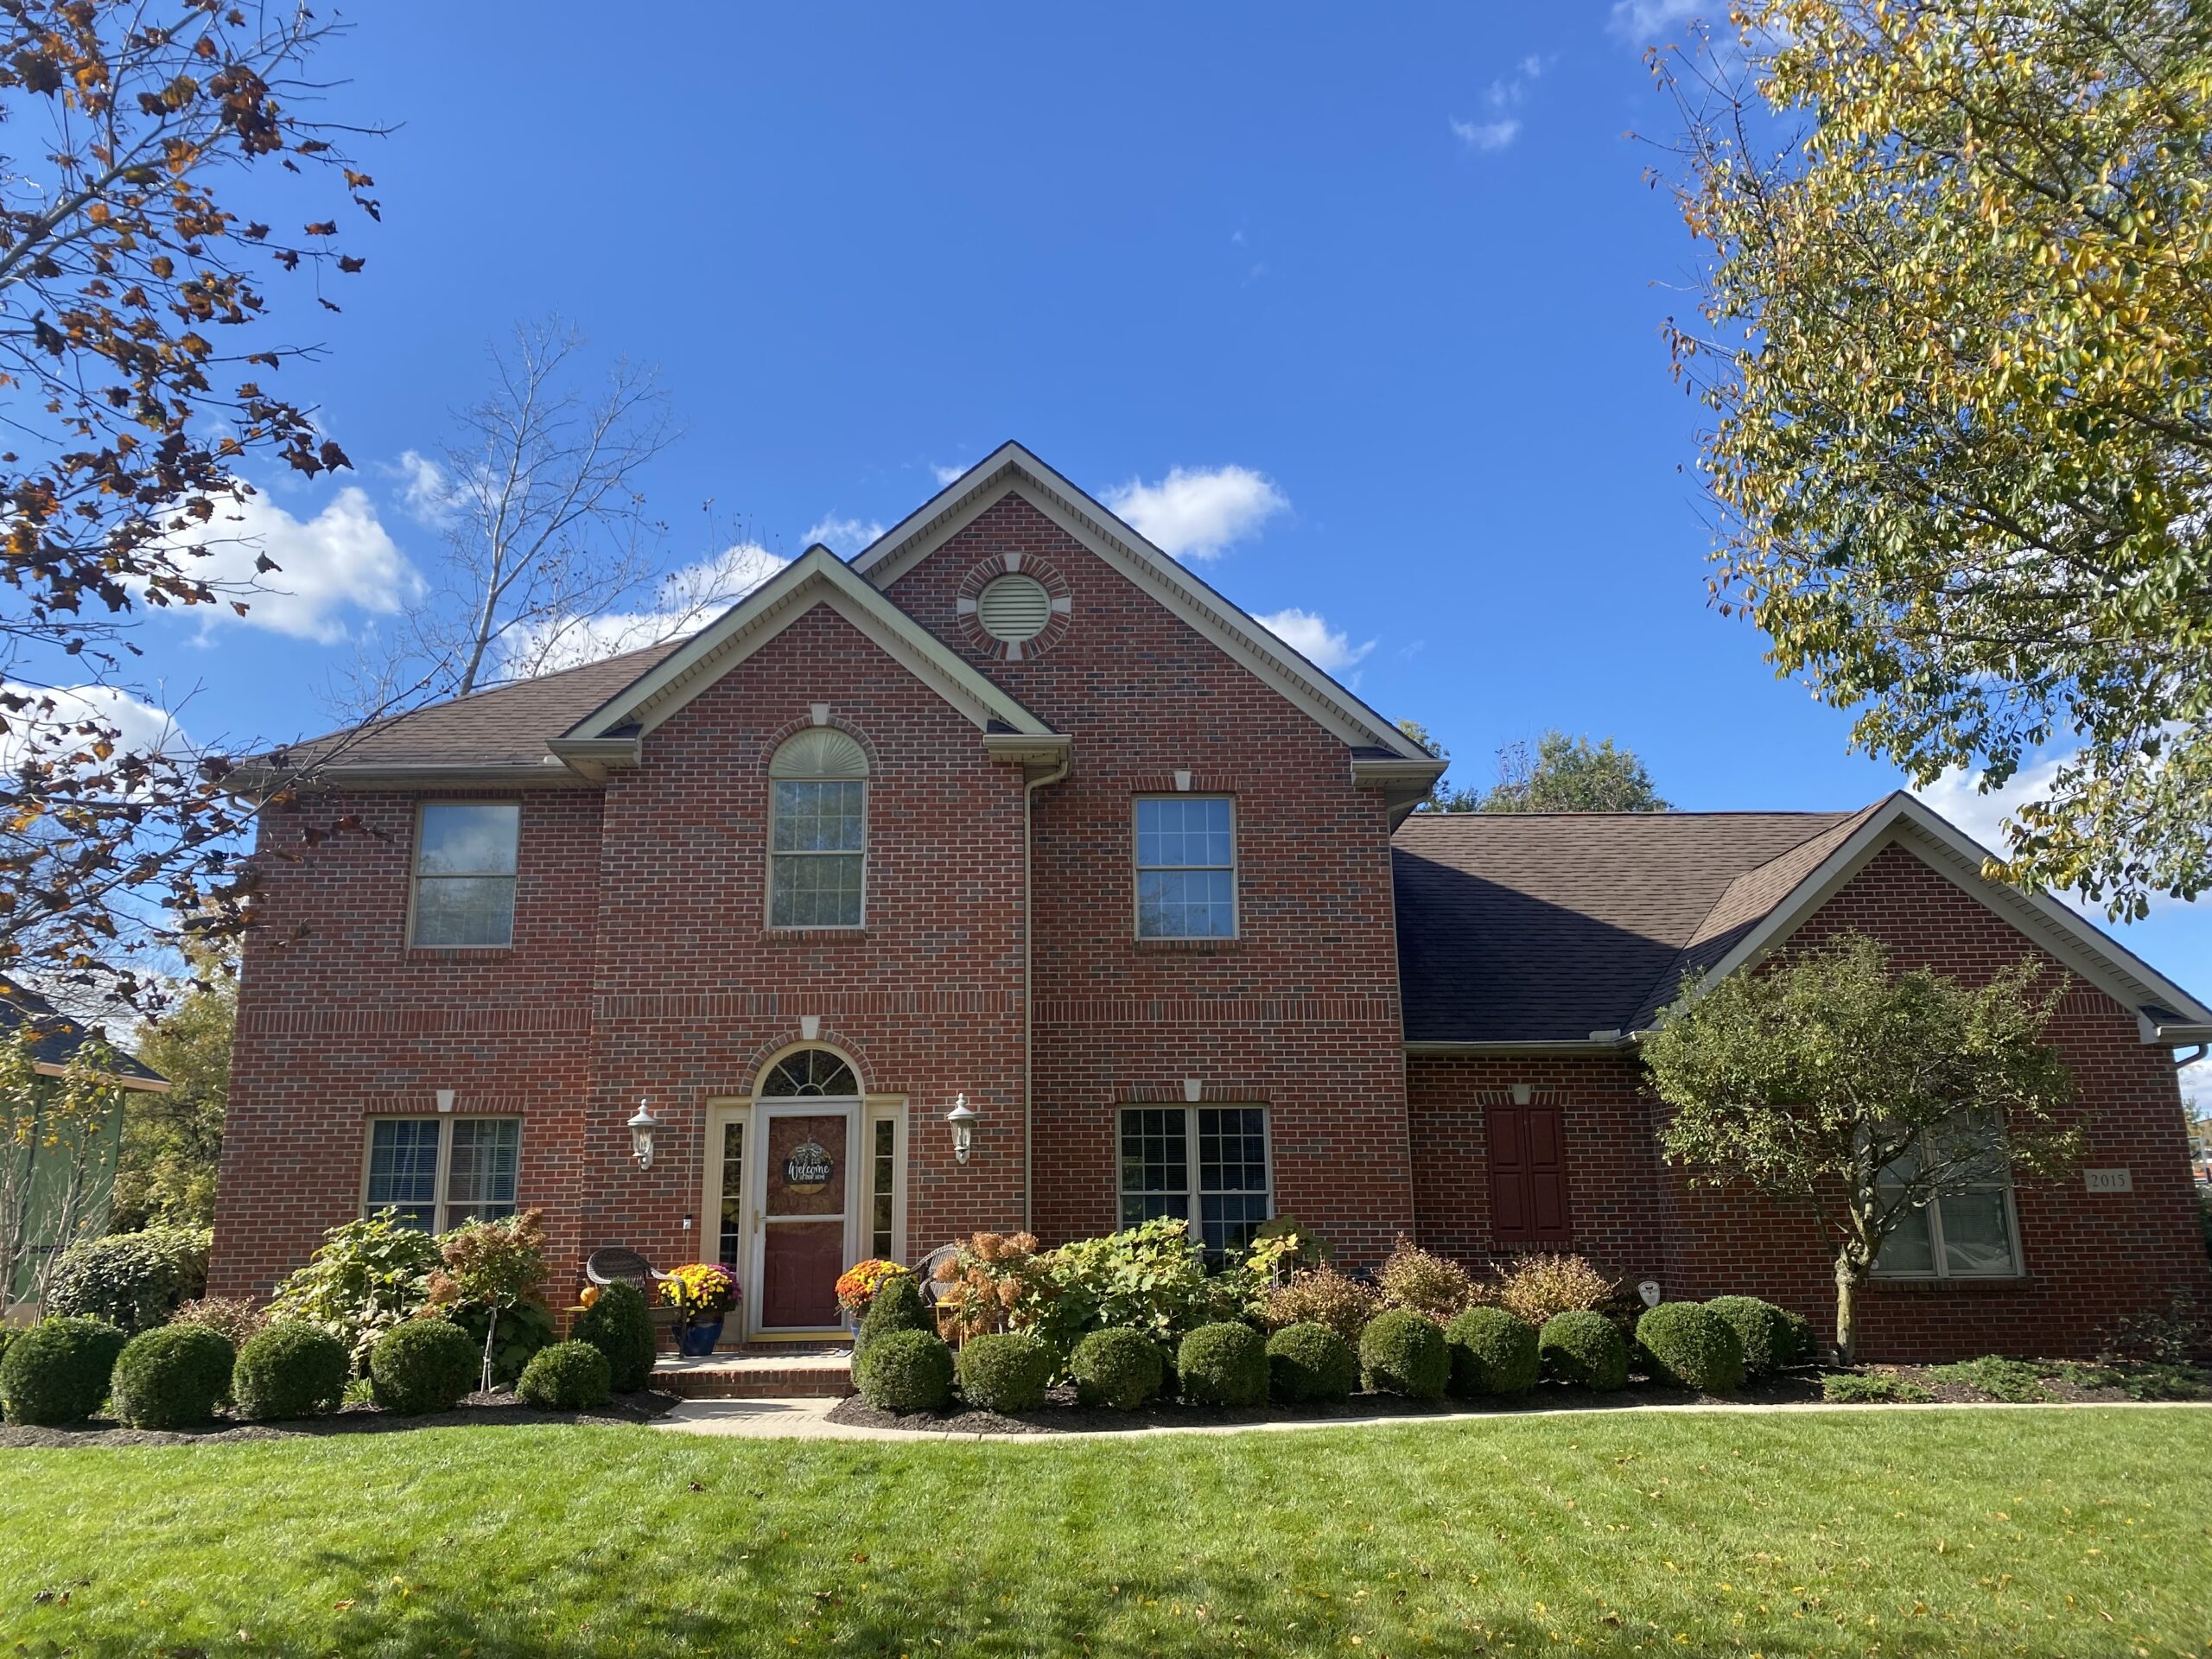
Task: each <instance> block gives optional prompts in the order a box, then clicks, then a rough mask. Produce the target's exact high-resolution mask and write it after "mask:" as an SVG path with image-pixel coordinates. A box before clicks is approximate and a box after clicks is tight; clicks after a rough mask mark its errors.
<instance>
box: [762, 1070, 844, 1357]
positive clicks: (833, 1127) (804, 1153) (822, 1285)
mask: <svg viewBox="0 0 2212 1659" xmlns="http://www.w3.org/2000/svg"><path fill="white" fill-rule="evenodd" d="M854 1116H855V1113H854V1112H853V1110H852V1109H850V1108H840V1107H828V1108H825V1107H824V1106H823V1104H822V1103H818V1102H812V1103H807V1104H804V1105H800V1104H796V1103H794V1104H791V1105H781V1104H779V1105H769V1104H767V1103H765V1102H764V1103H762V1104H761V1106H760V1109H759V1112H758V1122H759V1126H760V1132H759V1135H758V1137H757V1139H756V1141H755V1144H756V1145H757V1146H758V1147H759V1148H760V1158H759V1160H758V1162H759V1167H760V1176H759V1179H760V1186H759V1188H758V1189H757V1190H758V1191H759V1192H760V1211H759V1214H760V1301H759V1303H758V1304H757V1308H758V1312H757V1315H756V1328H757V1329H760V1330H762V1331H817V1330H824V1329H829V1328H834V1327H835V1326H836V1325H840V1324H842V1319H841V1317H840V1315H839V1313H838V1309H837V1275H838V1274H841V1273H842V1272H843V1271H844V1270H845V1251H846V1231H847V1224H848V1223H849V1220H850V1218H851V1216H850V1210H849V1205H850V1194H851V1192H852V1187H853V1181H852V1153H853V1143H854V1139H855V1135H854V1126H853V1119H854Z"/></svg>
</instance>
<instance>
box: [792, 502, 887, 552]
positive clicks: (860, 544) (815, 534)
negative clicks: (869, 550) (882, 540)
mask: <svg viewBox="0 0 2212 1659" xmlns="http://www.w3.org/2000/svg"><path fill="white" fill-rule="evenodd" d="M882 534H883V526H882V525H881V524H878V523H876V521H875V520H874V519H873V518H871V519H869V520H868V521H867V522H866V523H865V524H863V523H862V522H861V520H859V519H857V518H839V517H838V516H837V515H836V512H829V513H825V514H824V515H823V519H822V522H821V523H820V524H817V525H815V526H814V528H813V529H811V530H810V531H807V532H806V545H807V546H809V547H811V546H813V545H814V544H815V543H817V542H820V543H822V544H823V546H824V547H826V548H828V549H829V550H830V551H831V552H832V553H835V554H836V555H837V556H839V557H840V558H847V559H849V558H851V557H852V556H853V555H854V554H855V553H857V552H859V551H860V550H861V549H862V548H864V547H866V546H867V545H868V543H870V542H872V541H874V539H875V538H876V537H879V536H880V535H882Z"/></svg>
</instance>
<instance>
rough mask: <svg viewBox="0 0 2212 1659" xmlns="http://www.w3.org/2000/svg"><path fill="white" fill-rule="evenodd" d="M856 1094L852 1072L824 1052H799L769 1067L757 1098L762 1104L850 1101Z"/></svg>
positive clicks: (858, 1086) (848, 1067)
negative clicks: (824, 1098) (813, 1098)
mask: <svg viewBox="0 0 2212 1659" xmlns="http://www.w3.org/2000/svg"><path fill="white" fill-rule="evenodd" d="M860 1091H861V1085H860V1084H859V1082H858V1080H857V1079H855V1077H854V1076H853V1068H852V1067H851V1066H849V1065H846V1064H845V1063H844V1061H842V1060H841V1059H839V1058H837V1057H836V1055H835V1054H832V1053H831V1052H829V1050H828V1049H826V1048H802V1049H801V1050H799V1051H798V1052H797V1053H796V1054H786V1055H785V1056H784V1058H782V1059H780V1060H778V1061H777V1062H776V1063H775V1065H772V1066H770V1067H769V1068H768V1075H767V1076H766V1077H762V1078H761V1079H760V1097H761V1098H762V1099H764V1100H789V1099H792V1098H794V1097H797V1096H805V1095H829V1096H837V1097H840V1098H850V1097H851V1096H855V1095H858V1094H859V1093H860Z"/></svg>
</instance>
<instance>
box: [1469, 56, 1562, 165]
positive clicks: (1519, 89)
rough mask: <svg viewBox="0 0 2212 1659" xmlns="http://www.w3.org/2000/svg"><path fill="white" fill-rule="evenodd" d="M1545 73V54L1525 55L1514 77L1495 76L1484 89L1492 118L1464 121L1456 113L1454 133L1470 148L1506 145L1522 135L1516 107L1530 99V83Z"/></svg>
mask: <svg viewBox="0 0 2212 1659" xmlns="http://www.w3.org/2000/svg"><path fill="white" fill-rule="evenodd" d="M1543 73H1544V60H1542V59H1541V58H1539V57H1535V56H1534V55H1531V56H1529V57H1525V58H1523V59H1522V60H1521V61H1520V63H1519V64H1518V65H1516V67H1515V70H1514V73H1513V74H1512V75H1511V76H1510V78H1507V79H1499V80H1493V81H1492V82H1491V84H1490V86H1489V87H1488V89H1487V90H1486V91H1484V93H1483V105H1484V108H1485V109H1487V110H1488V111H1490V117H1489V118H1488V119H1487V120H1478V121H1463V120H1461V119H1460V118H1459V117H1458V116H1456V115H1455V116H1452V118H1451V123H1452V134H1453V136H1454V137H1457V138H1458V139H1459V142H1460V143H1463V144H1465V145H1466V147H1467V148H1468V149H1484V150H1488V149H1504V148H1505V147H1506V146H1507V145H1508V144H1510V143H1512V142H1513V141H1514V140H1515V139H1516V138H1517V137H1520V135H1521V118H1520V117H1519V116H1517V115H1515V114H1513V113H1512V111H1515V110H1517V109H1519V108H1520V107H1521V105H1522V104H1523V103H1524V102H1526V101H1527V99H1528V96H1529V83H1530V82H1531V81H1534V80H1537V79H1541V77H1542V75H1543Z"/></svg>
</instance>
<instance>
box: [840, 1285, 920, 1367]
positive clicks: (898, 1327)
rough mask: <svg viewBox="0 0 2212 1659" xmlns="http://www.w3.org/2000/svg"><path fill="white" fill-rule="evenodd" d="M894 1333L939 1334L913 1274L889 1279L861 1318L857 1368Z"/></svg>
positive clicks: (855, 1344)
mask: <svg viewBox="0 0 2212 1659" xmlns="http://www.w3.org/2000/svg"><path fill="white" fill-rule="evenodd" d="M893 1331H925V1332H928V1333H929V1334H930V1335H931V1336H935V1335H936V1334H937V1320H936V1319H934V1318H932V1317H931V1313H930V1310H929V1305H928V1304H927V1303H926V1302H925V1301H923V1300H922V1287H920V1286H919V1285H918V1284H917V1283H915V1282H914V1275H913V1274H911V1273H906V1274H899V1275H898V1276H896V1277H895V1278H892V1279H887V1280H886V1281H884V1283H883V1286H882V1287H881V1288H880V1289H879V1290H878V1291H877V1292H876V1293H875V1298H874V1300H872V1301H871V1302H869V1303H868V1312H867V1313H863V1314H861V1328H860V1330H859V1332H857V1333H856V1334H855V1336H854V1338H853V1363H854V1364H855V1366H857V1365H858V1364H859V1363H860V1362H861V1359H862V1358H863V1357H865V1356H866V1355H867V1353H868V1349H869V1348H870V1347H872V1346H873V1345H874V1343H875V1341H876V1339H877V1338H880V1337H886V1336H888V1335H890V1334H891V1332H893Z"/></svg>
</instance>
